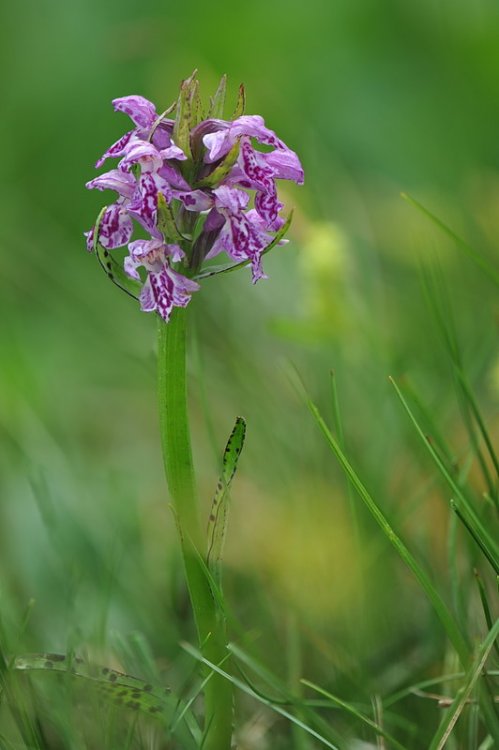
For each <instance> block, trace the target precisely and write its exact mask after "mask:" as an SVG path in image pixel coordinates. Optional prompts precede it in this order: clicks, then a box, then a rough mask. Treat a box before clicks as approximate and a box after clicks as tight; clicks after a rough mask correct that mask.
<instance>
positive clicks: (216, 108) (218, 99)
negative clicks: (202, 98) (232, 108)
mask: <svg viewBox="0 0 499 750" xmlns="http://www.w3.org/2000/svg"><path fill="white" fill-rule="evenodd" d="M226 93H227V76H226V75H225V74H224V75H223V76H222V78H221V79H220V83H219V84H218V88H217V90H216V92H215V95H214V96H212V97H211V99H210V107H209V109H208V114H207V116H206V119H210V118H211V117H214V118H217V119H223V116H224V107H225V96H226Z"/></svg>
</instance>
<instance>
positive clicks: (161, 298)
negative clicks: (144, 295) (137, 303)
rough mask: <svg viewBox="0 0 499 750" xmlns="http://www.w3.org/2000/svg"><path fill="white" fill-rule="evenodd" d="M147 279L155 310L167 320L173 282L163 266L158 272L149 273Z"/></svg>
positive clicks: (171, 305) (171, 302)
mask: <svg viewBox="0 0 499 750" xmlns="http://www.w3.org/2000/svg"><path fill="white" fill-rule="evenodd" d="M149 280H150V284H151V289H152V294H153V297H154V300H155V302H156V310H157V311H158V313H159V314H160V315H161V317H162V318H163V320H165V321H167V320H168V319H169V317H170V314H171V311H172V309H173V293H174V283H173V279H171V278H170V276H169V275H168V273H167V272H166V270H165V268H163V270H162V271H160V272H159V273H150V274H149Z"/></svg>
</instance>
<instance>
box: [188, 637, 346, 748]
mask: <svg viewBox="0 0 499 750" xmlns="http://www.w3.org/2000/svg"><path fill="white" fill-rule="evenodd" d="M181 645H182V648H183V649H184V650H185V651H187V653H188V654H190V655H191V656H192V657H193V658H194V659H197V660H198V661H199V662H201V663H202V664H205V665H206V666H207V667H209V668H210V669H211V670H212V671H213V672H216V673H217V674H219V675H221V676H222V677H224V678H225V679H226V680H228V681H229V682H230V683H232V685H234V686H235V687H237V688H238V689H239V690H241V691H242V692H243V693H246V695H249V696H250V697H252V698H254V699H255V700H256V701H258V702H259V703H262V704H263V705H264V706H267V707H268V708H270V710H271V711H274V712H275V713H277V714H279V715H280V716H283V717H284V718H285V719H288V720H289V721H290V722H292V723H293V724H295V725H296V726H298V727H300V728H301V729H303V730H304V731H305V732H307V733H308V734H310V735H311V736H312V737H314V738H315V739H316V740H318V742H320V743H321V744H322V745H324V746H325V747H328V748H330V750H339V748H338V747H337V746H336V745H333V743H332V742H330V741H329V740H328V739H327V738H326V737H324V736H323V735H321V734H319V732H316V731H315V729H313V728H312V727H311V726H309V725H307V724H305V723H304V722H303V721H302V720H301V719H299V718H298V717H297V716H295V715H294V714H291V713H290V712H289V711H286V710H285V709H284V708H282V707H281V706H278V705H276V704H274V703H272V701H269V700H267V699H266V698H264V697H263V696H262V695H260V694H259V693H257V692H255V691H254V690H253V689H252V688H251V687H250V686H249V685H247V684H246V683H244V682H242V681H241V680H238V679H237V678H236V677H233V676H232V675H231V674H229V673H228V672H225V671H224V670H223V669H221V668H220V667H219V666H218V665H217V664H214V663H213V662H210V661H209V660H208V659H206V658H205V657H204V656H203V655H202V653H201V652H200V651H198V649H196V648H194V647H193V646H191V645H190V644H188V643H183V644H181Z"/></svg>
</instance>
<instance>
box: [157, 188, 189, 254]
mask: <svg viewBox="0 0 499 750" xmlns="http://www.w3.org/2000/svg"><path fill="white" fill-rule="evenodd" d="M158 229H159V231H160V232H161V234H162V235H163V237H164V239H165V242H166V243H167V244H178V243H179V242H182V240H183V239H184V238H183V237H182V235H181V234H180V232H179V230H178V227H177V224H176V222H175V217H174V215H173V211H172V208H171V206H170V204H169V203H167V202H166V198H165V196H164V195H163V193H162V192H161V191H158Z"/></svg>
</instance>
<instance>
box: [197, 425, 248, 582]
mask: <svg viewBox="0 0 499 750" xmlns="http://www.w3.org/2000/svg"><path fill="white" fill-rule="evenodd" d="M245 436H246V422H245V420H244V419H243V417H237V419H236V423H235V425H234V429H233V430H232V432H231V434H230V437H229V440H228V441H227V445H226V446H225V451H224V455H223V459H222V473H221V476H220V479H219V480H218V484H217V489H216V492H215V496H214V498H213V502H212V505H211V513H210V517H209V520H208V552H207V556H206V562H207V565H208V568H209V570H210V572H211V573H212V575H213V577H214V579H215V581H216V583H217V584H218V585H219V586H220V582H221V562H222V555H223V548H224V543H225V536H226V533H227V523H228V519H229V488H230V485H231V482H232V480H233V479H234V475H235V473H236V470H237V463H238V461H239V456H240V455H241V451H242V449H243V445H244V438H245Z"/></svg>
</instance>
